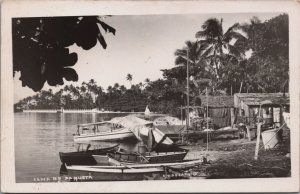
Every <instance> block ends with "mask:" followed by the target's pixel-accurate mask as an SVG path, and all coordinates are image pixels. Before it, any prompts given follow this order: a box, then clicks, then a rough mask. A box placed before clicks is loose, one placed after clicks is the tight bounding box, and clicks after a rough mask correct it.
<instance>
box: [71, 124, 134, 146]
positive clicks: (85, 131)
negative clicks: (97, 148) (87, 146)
mask: <svg viewBox="0 0 300 194" xmlns="http://www.w3.org/2000/svg"><path fill="white" fill-rule="evenodd" d="M134 137H135V136H134V134H133V133H132V132H131V131H130V130H128V129H127V128H126V127H124V126H122V125H119V124H115V123H112V122H97V123H87V124H80V125H78V130H77V133H76V134H74V141H75V142H84V141H117V140H124V139H128V138H134Z"/></svg>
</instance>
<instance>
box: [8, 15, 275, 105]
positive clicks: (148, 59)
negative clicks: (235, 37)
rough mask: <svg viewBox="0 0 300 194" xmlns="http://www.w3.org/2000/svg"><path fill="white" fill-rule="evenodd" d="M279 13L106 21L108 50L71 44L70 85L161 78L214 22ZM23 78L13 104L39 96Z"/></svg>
mask: <svg viewBox="0 0 300 194" xmlns="http://www.w3.org/2000/svg"><path fill="white" fill-rule="evenodd" d="M278 15H280V13H243V14H236V13H234V14H233V13H231V14H183V15H132V16H130V15H126V16H112V17H108V18H105V20H104V21H105V22H106V23H107V24H109V25H110V26H112V27H114V28H115V29H116V34H115V36H114V35H113V34H111V33H107V34H104V37H105V40H106V42H107V45H108V46H107V48H106V49H103V48H102V47H101V45H100V44H99V43H97V45H96V46H95V47H93V48H92V49H90V50H87V51H86V50H83V49H81V48H79V47H77V46H76V45H72V46H71V47H70V48H69V49H70V52H76V53H77V54H78V61H77V63H76V64H75V66H74V67H73V68H74V69H75V70H76V72H77V74H78V76H79V80H78V82H67V81H65V85H66V84H73V85H75V86H77V85H81V83H82V82H83V81H85V82H88V81H89V80H90V79H94V80H95V81H96V82H97V84H98V85H100V86H102V87H103V88H104V89H105V90H106V89H107V87H108V86H109V85H112V86H113V85H114V83H119V84H120V85H125V86H126V87H130V83H129V82H128V81H127V80H126V75H127V74H128V73H130V74H132V75H133V81H132V83H133V84H137V83H139V82H144V81H145V79H146V78H149V79H150V80H151V81H153V80H156V79H158V78H162V72H161V71H160V70H161V69H167V68H172V67H174V61H175V56H174V52H175V50H176V49H181V48H183V47H184V46H185V42H186V41H187V40H191V41H194V40H196V39H195V33H196V32H197V31H200V30H201V25H202V24H203V23H204V22H205V21H206V20H207V19H209V18H217V19H221V18H223V29H224V31H226V30H227V29H228V28H229V27H230V26H232V25H233V24H234V23H237V22H238V23H245V22H246V23H249V21H250V19H251V18H252V17H253V16H257V17H258V18H259V19H260V20H261V21H262V22H264V21H266V20H269V19H271V18H273V17H275V16H278ZM19 77H20V73H17V74H16V76H15V77H14V91H15V92H14V101H15V102H18V101H19V100H21V99H23V98H25V97H27V96H31V95H34V94H35V92H33V91H32V90H31V89H30V88H28V87H22V84H21V81H20V80H19ZM61 87H63V86H58V87H50V86H49V85H47V83H45V85H44V88H43V89H45V90H48V89H50V88H51V89H52V90H53V91H57V90H58V89H60V88H61Z"/></svg>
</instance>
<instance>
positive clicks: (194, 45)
mask: <svg viewBox="0 0 300 194" xmlns="http://www.w3.org/2000/svg"><path fill="white" fill-rule="evenodd" d="M185 44H186V46H185V47H183V48H182V49H177V50H176V51H175V56H176V58H175V65H187V62H189V64H190V65H191V66H196V65H198V64H199V62H200V56H201V52H202V47H200V44H199V43H198V42H192V41H186V42H185Z"/></svg>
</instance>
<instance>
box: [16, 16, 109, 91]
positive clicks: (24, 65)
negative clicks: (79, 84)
mask: <svg viewBox="0 0 300 194" xmlns="http://www.w3.org/2000/svg"><path fill="white" fill-rule="evenodd" d="M100 28H101V29H102V30H104V32H109V33H113V34H115V29H114V28H112V27H111V26H109V25H108V24H106V23H104V22H103V21H102V20H101V17H99V16H84V17H35V18H14V19H13V20H12V38H13V75H15V72H18V71H20V73H21V77H20V80H21V81H22V86H28V87H29V88H31V89H32V90H34V91H39V90H41V89H42V88H43V86H44V84H45V82H47V83H48V84H49V85H50V86H56V85H63V84H64V81H63V79H65V80H67V81H77V80H78V75H77V73H76V71H75V70H74V69H73V68H72V66H74V65H75V64H76V62H77V60H78V56H77V53H70V52H69V49H68V47H69V46H71V45H73V44H76V45H77V46H79V47H81V48H82V49H84V50H89V49H91V48H92V47H94V46H95V45H96V44H97V42H99V43H100V44H101V45H102V47H103V48H104V49H105V48H106V47H107V43H106V41H105V39H104V37H103V34H102V33H103V32H101V30H100Z"/></svg>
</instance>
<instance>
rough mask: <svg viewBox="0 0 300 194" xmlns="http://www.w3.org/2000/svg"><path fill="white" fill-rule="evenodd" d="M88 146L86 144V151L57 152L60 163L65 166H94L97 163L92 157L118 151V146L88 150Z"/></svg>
mask: <svg viewBox="0 0 300 194" xmlns="http://www.w3.org/2000/svg"><path fill="white" fill-rule="evenodd" d="M90 145H91V144H88V146H87V148H86V150H83V151H79V150H78V151H77V152H59V157H60V160H61V162H62V163H63V164H66V165H95V164H97V162H96V160H95V159H94V157H93V156H92V155H99V156H100V155H106V154H107V153H113V152H115V151H117V150H118V149H119V144H117V145H114V146H111V147H105V148H98V149H92V150H89V148H90Z"/></svg>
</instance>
